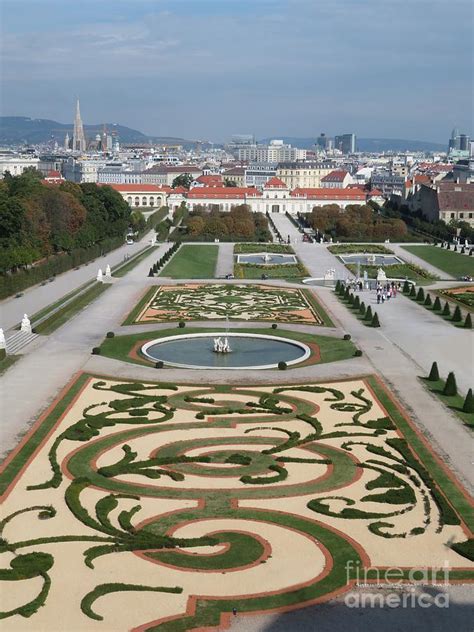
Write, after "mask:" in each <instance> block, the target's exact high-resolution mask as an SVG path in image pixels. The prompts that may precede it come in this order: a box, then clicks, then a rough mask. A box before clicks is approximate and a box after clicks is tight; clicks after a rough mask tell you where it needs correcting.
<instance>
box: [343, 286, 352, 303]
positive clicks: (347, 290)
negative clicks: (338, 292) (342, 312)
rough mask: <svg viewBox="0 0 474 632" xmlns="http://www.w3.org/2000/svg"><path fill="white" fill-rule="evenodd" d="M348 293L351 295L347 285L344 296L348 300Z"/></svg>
mask: <svg viewBox="0 0 474 632" xmlns="http://www.w3.org/2000/svg"><path fill="white" fill-rule="evenodd" d="M350 295H351V292H350V290H349V286H347V287H346V289H345V292H344V298H345V299H346V300H347V301H348V300H349V296H350Z"/></svg>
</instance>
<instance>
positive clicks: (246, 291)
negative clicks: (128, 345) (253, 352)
mask: <svg viewBox="0 0 474 632" xmlns="http://www.w3.org/2000/svg"><path fill="white" fill-rule="evenodd" d="M314 303H315V301H314V300H311V298H310V295H309V294H308V293H307V290H299V289H291V288H289V289H286V288H285V289H281V288H277V287H271V286H267V285H253V284H252V285H233V284H232V285H231V284H228V285H224V284H222V285H219V284H217V285H212V284H183V285H164V286H160V287H158V288H152V289H151V290H149V291H148V292H147V294H146V295H145V297H144V299H142V301H141V302H140V305H139V306H138V308H136V309H134V310H133V311H132V313H131V314H130V316H129V317H128V318H127V320H126V322H125V324H132V323H142V324H143V323H161V322H169V321H170V320H171V321H174V320H224V319H226V318H227V319H229V320H263V321H277V322H282V323H299V324H313V325H321V324H323V319H322V317H321V315H320V314H319V313H318V311H317V309H316V308H315V305H314Z"/></svg>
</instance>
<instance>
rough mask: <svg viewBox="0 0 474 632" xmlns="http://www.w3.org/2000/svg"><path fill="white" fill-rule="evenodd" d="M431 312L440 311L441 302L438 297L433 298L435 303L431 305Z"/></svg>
mask: <svg viewBox="0 0 474 632" xmlns="http://www.w3.org/2000/svg"><path fill="white" fill-rule="evenodd" d="M433 311H435V312H440V311H441V301H440V300H439V296H437V297H436V298H435V302H434V303H433Z"/></svg>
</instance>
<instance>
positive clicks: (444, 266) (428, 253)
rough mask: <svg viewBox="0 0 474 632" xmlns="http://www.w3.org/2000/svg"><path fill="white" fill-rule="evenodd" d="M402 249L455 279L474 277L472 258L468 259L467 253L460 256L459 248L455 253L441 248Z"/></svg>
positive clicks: (473, 261)
mask: <svg viewBox="0 0 474 632" xmlns="http://www.w3.org/2000/svg"><path fill="white" fill-rule="evenodd" d="M404 248H405V250H408V252H411V254H413V255H416V256H417V257H419V258H420V259H423V260H424V261H426V262H427V263H430V264H431V265H433V266H435V267H436V268H438V269H439V270H442V271H443V272H446V273H447V274H450V275H451V276H453V277H455V278H456V279H459V278H461V277H464V276H471V277H472V276H474V258H473V257H469V255H468V254H467V253H463V254H461V248H459V249H458V251H457V252H455V251H454V250H446V249H444V248H441V246H404Z"/></svg>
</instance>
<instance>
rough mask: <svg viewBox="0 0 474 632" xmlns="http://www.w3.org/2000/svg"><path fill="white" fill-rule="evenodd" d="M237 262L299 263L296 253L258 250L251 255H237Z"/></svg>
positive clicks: (269, 264)
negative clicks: (286, 253)
mask: <svg viewBox="0 0 474 632" xmlns="http://www.w3.org/2000/svg"><path fill="white" fill-rule="evenodd" d="M237 263H244V264H245V263H253V264H258V265H262V266H276V265H294V264H295V263H298V261H297V259H296V256H295V255H285V254H277V253H268V252H257V253H255V254H250V255H237Z"/></svg>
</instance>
